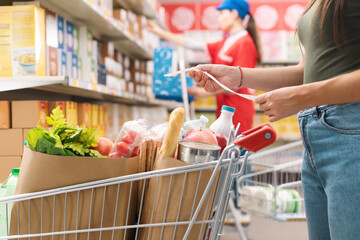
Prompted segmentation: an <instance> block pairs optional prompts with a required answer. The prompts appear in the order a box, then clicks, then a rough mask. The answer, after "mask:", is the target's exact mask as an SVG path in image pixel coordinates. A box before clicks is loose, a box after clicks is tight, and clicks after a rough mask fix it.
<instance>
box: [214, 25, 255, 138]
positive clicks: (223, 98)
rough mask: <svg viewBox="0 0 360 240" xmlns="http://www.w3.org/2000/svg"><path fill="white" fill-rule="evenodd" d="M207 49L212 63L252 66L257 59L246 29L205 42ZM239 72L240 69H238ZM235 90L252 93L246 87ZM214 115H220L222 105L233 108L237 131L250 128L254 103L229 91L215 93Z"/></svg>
mask: <svg viewBox="0 0 360 240" xmlns="http://www.w3.org/2000/svg"><path fill="white" fill-rule="evenodd" d="M207 50H208V53H209V55H210V57H211V62H212V63H213V64H224V65H228V66H241V67H246V68H254V67H255V66H256V63H257V60H258V54H257V50H256V46H255V43H254V41H253V40H252V38H251V36H250V35H249V34H248V32H247V31H241V32H238V33H236V34H234V35H231V36H230V37H228V38H224V39H222V40H221V41H218V42H214V43H207ZM239 74H240V70H239ZM236 92H238V93H243V94H252V91H251V90H249V89H248V88H240V89H238V90H237V91H236ZM216 101H217V109H216V115H217V117H219V116H220V113H221V112H220V111H221V107H222V105H226V106H230V107H233V108H235V113H234V116H233V124H234V127H236V126H237V124H238V123H239V122H240V130H239V133H241V132H243V131H245V130H248V129H250V128H252V125H253V118H254V115H255V108H254V103H253V102H252V101H249V100H247V99H245V98H242V97H239V96H237V95H235V94H231V93H230V92H229V93H228V94H227V93H226V94H217V95H216Z"/></svg>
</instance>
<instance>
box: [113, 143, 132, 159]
mask: <svg viewBox="0 0 360 240" xmlns="http://www.w3.org/2000/svg"><path fill="white" fill-rule="evenodd" d="M116 149H117V151H118V153H119V154H120V155H121V156H125V155H127V154H129V152H130V148H129V145H128V144H127V143H125V142H118V143H117V145H116Z"/></svg>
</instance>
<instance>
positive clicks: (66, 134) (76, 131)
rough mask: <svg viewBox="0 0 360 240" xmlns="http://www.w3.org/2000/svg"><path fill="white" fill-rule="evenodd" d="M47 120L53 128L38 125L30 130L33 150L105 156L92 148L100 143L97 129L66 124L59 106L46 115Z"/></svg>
mask: <svg viewBox="0 0 360 240" xmlns="http://www.w3.org/2000/svg"><path fill="white" fill-rule="evenodd" d="M46 121H47V123H48V124H49V126H52V128H51V129H49V130H46V129H45V128H43V127H41V126H38V127H37V128H33V129H31V130H30V131H29V132H28V134H27V136H26V140H27V142H28V145H29V148H30V149H31V150H33V151H36V152H41V153H47V154H52V155H61V156H91V157H103V156H102V155H101V154H100V153H99V152H98V151H96V150H94V149H90V147H96V146H97V143H98V137H97V136H96V129H87V128H86V127H85V125H82V126H81V127H79V126H69V125H66V119H65V118H64V115H63V113H62V111H61V110H60V107H59V106H58V107H56V108H55V109H53V111H52V114H50V117H46Z"/></svg>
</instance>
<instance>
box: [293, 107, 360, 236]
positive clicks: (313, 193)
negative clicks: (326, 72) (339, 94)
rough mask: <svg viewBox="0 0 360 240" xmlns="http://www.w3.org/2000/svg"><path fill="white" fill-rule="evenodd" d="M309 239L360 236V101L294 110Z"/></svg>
mask: <svg viewBox="0 0 360 240" xmlns="http://www.w3.org/2000/svg"><path fill="white" fill-rule="evenodd" d="M298 119H299V124H300V131H301V134H302V139H303V143H304V147H305V153H304V161H303V168H302V183H303V188H304V198H305V209H306V217H307V225H308V231H309V238H310V240H327V239H332V240H354V239H360V102H356V103H350V104H341V105H325V106H319V107H314V108H309V109H307V110H304V111H302V112H300V113H299V114H298Z"/></svg>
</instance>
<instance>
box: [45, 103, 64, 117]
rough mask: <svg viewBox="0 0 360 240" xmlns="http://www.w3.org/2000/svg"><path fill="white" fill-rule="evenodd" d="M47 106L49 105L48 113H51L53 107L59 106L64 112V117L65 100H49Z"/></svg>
mask: <svg viewBox="0 0 360 240" xmlns="http://www.w3.org/2000/svg"><path fill="white" fill-rule="evenodd" d="M48 106H49V113H51V112H52V110H53V109H54V108H56V107H57V106H59V107H60V110H61V111H62V112H63V114H64V117H65V118H66V102H65V101H49V103H48Z"/></svg>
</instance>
